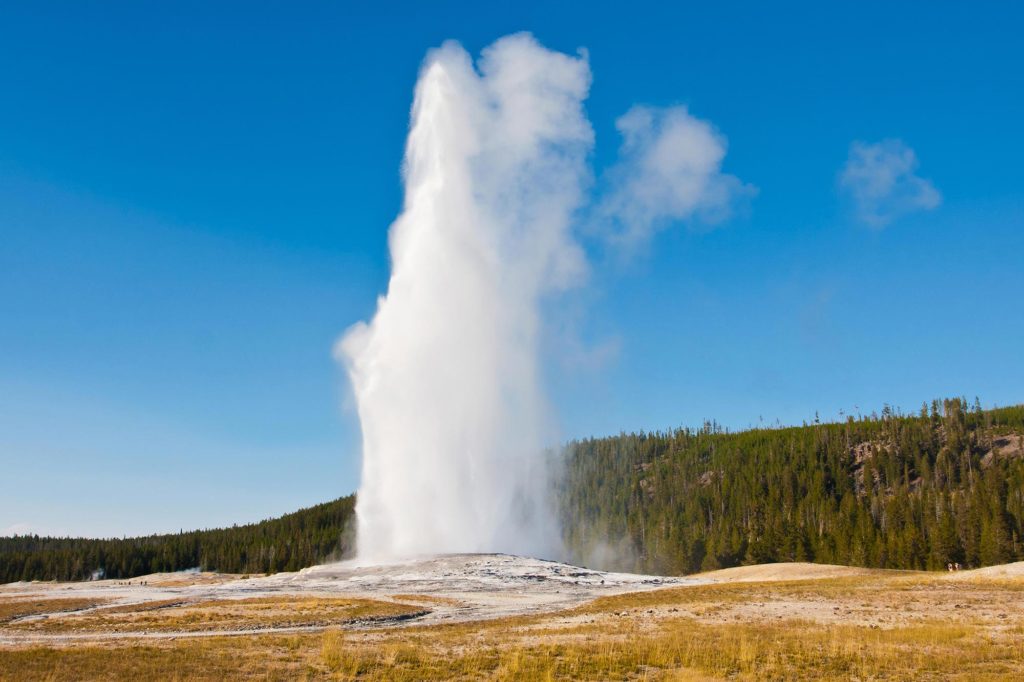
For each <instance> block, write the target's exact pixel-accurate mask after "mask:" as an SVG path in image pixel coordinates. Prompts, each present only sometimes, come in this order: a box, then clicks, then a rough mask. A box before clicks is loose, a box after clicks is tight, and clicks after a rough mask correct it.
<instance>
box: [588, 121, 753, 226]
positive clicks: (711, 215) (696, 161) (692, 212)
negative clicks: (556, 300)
mask: <svg viewBox="0 0 1024 682" xmlns="http://www.w3.org/2000/svg"><path fill="white" fill-rule="evenodd" d="M616 127H617V128H618V129H619V132H620V133H621V134H622V138H623V143H622V150H621V152H620V155H621V161H620V162H619V164H618V166H616V167H615V168H613V169H612V170H611V171H610V172H609V175H610V176H611V180H612V186H613V189H612V192H611V195H610V196H609V198H608V199H607V200H606V201H605V204H604V213H605V214H606V216H607V217H609V218H611V219H612V221H613V222H615V223H617V224H618V226H619V229H618V230H617V231H616V235H617V236H618V238H619V239H621V240H622V241H626V242H636V241H638V240H642V239H646V238H647V237H649V236H650V235H651V233H652V232H653V231H654V230H656V229H657V228H659V227H661V226H664V225H666V224H667V223H669V221H673V220H675V221H678V220H691V219H695V220H699V221H701V222H704V223H707V224H714V223H718V222H721V221H723V220H725V219H727V218H728V217H729V216H730V215H732V212H733V206H734V205H735V204H736V203H737V202H738V201H740V200H743V199H745V198H748V197H751V196H753V195H754V194H756V192H757V190H756V189H755V188H754V187H753V186H752V185H745V184H743V183H742V182H740V180H739V178H737V177H735V176H732V175H727V174H724V173H722V160H723V159H724V158H725V152H726V149H727V144H726V140H725V137H723V136H722V135H721V134H719V133H718V131H717V130H715V128H714V126H712V125H711V124H710V123H708V122H707V121H702V120H700V119H698V118H695V117H694V116H691V115H690V113H689V112H688V111H687V110H686V107H681V106H677V107H670V108H667V109H655V108H653V107H646V106H635V107H633V108H632V109H630V110H629V111H628V112H627V113H626V114H625V115H624V116H622V117H621V118H620V119H619V120H618V121H616Z"/></svg>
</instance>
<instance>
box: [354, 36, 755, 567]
mask: <svg viewBox="0 0 1024 682" xmlns="http://www.w3.org/2000/svg"><path fill="white" fill-rule="evenodd" d="M589 87H590V68H589V65H588V63H587V61H586V57H585V56H577V57H573V56H569V55H565V54H561V53H558V52H553V51H550V50H547V49H545V48H544V47H543V46H541V45H540V44H538V43H537V41H536V40H534V39H533V38H532V37H531V36H529V35H527V34H519V35H513V36H509V37H506V38H503V39H501V40H499V41H497V42H496V43H494V44H493V45H491V46H490V47H488V48H487V49H485V50H484V51H483V53H482V56H481V58H480V60H479V61H478V62H477V64H476V65H475V66H474V64H473V62H472V60H471V58H470V56H469V55H468V54H467V53H466V52H465V50H463V49H462V48H461V47H460V46H459V45H457V44H455V43H447V44H445V45H444V46H443V47H441V48H440V49H438V50H435V51H433V52H431V53H430V54H429V55H428V56H427V59H426V61H425V63H424V65H423V68H422V71H421V73H420V78H419V81H418V83H417V85H416V94H415V100H414V104H413V109H412V123H411V128H410V132H409V138H408V142H407V145H406V151H405V163H404V168H403V172H404V182H405V201H404V207H403V211H402V214H401V215H400V216H399V217H398V219H397V220H396V221H395V223H394V224H393V225H392V226H391V230H390V234H389V239H390V250H391V259H392V273H391V279H390V282H389V284H388V291H387V294H386V296H383V297H381V298H380V300H379V302H378V307H377V312H376V314H375V315H374V317H373V320H372V321H370V322H369V323H368V324H363V323H359V324H356V325H355V326H353V327H352V328H351V329H349V330H348V332H346V334H345V335H344V336H343V338H342V339H341V340H340V341H339V344H338V349H337V353H338V356H339V357H340V358H341V359H342V361H343V362H344V363H345V365H346V367H347V370H348V374H349V377H350V380H351V384H352V388H353V392H354V396H355V400H356V405H357V407H358V413H359V419H360V423H361V426H362V434H363V474H362V484H361V486H360V489H359V494H358V503H357V510H356V511H357V517H358V555H359V558H360V560H363V561H387V560H391V559H396V558H403V557H409V556H415V555H421V554H435V553H440V552H494V551H502V552H511V553H518V554H528V555H533V556H547V557H552V556H557V555H559V554H560V553H561V551H560V549H561V540H560V531H559V528H558V524H557V522H556V518H555V514H554V511H553V509H552V507H551V504H550V499H549V495H548V492H549V483H550V481H549V467H548V464H547V460H546V458H545V455H544V447H545V446H546V445H550V444H551V443H552V442H554V437H555V435H556V434H555V432H554V424H553V423H552V422H551V420H550V417H549V415H550V414H551V410H550V409H549V406H548V404H547V401H546V398H545V392H544V387H543V381H542V377H541V362H540V349H539V343H540V334H541V329H542V319H541V312H540V311H541V305H540V304H541V302H542V300H543V299H544V298H545V297H546V296H549V295H551V294H552V293H554V292H557V291H559V290H563V289H565V288H567V287H570V286H573V285H574V284H577V283H579V282H580V281H581V280H582V278H583V277H584V275H585V272H586V261H585V258H584V255H583V251H582V249H581V248H580V246H579V244H578V243H577V242H576V241H575V239H574V237H573V234H572V227H573V217H574V215H575V214H576V213H577V211H578V209H580V208H581V207H582V204H583V203H584V198H585V192H584V188H585V187H586V186H587V185H588V182H589V179H590V170H589V168H588V166H587V156H588V154H589V153H590V150H591V148H592V146H593V132H592V130H591V127H590V123H589V121H588V120H587V118H586V115H585V114H584V111H583V101H584V100H585V99H586V97H587V94H588V90H589ZM619 127H620V129H621V130H622V131H623V134H624V135H625V138H626V143H625V146H624V154H625V159H624V161H623V165H622V166H621V167H620V168H619V169H617V170H616V171H615V173H616V174H617V175H616V178H617V182H618V185H617V187H618V189H617V190H616V192H615V194H614V196H613V199H612V200H611V202H610V203H609V204H608V208H607V209H606V212H607V214H608V215H615V216H619V219H620V220H621V221H622V224H623V225H625V226H626V230H627V231H628V232H630V233H631V234H632V233H642V232H645V231H648V232H649V231H650V229H652V228H651V225H653V224H654V223H655V222H657V221H659V220H662V219H666V218H680V217H688V216H690V215H691V214H695V213H700V212H703V213H706V214H707V215H709V216H712V215H714V216H720V215H722V214H723V211H725V207H726V204H727V203H728V199H729V197H731V196H732V195H733V194H735V193H736V192H737V191H741V189H742V185H740V183H739V182H738V181H737V180H736V179H735V178H731V177H730V176H722V175H721V174H720V173H719V171H718V169H719V167H720V164H721V160H722V156H723V155H724V153H725V146H724V140H723V139H722V138H721V137H720V136H719V135H718V134H717V133H715V132H714V131H713V129H712V128H711V127H710V126H709V125H708V124H707V123H704V122H701V121H698V120H697V119H694V118H692V117H690V116H689V115H688V114H687V113H686V112H685V110H681V109H672V110H667V111H665V112H658V111H656V110H653V109H640V108H637V109H633V110H632V111H631V112H630V113H629V114H627V115H626V116H625V117H623V118H622V119H621V120H620V122H619ZM634 173H635V175H634Z"/></svg>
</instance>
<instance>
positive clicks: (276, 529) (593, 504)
mask: <svg viewBox="0 0 1024 682" xmlns="http://www.w3.org/2000/svg"><path fill="white" fill-rule="evenodd" d="M558 504H559V509H560V513H561V517H562V525H563V535H564V539H565V545H566V548H567V551H568V552H569V558H570V560H573V561H576V562H577V563H582V564H585V565H589V566H592V567H595V568H604V569H617V570H628V571H637V572H648V573H660V574H684V573H693V572H697V571H702V570H712V569H716V568H726V567H730V566H736V565H740V564H748V563H765V562H773V561H815V562H821V563H837V564H848V565H857V566H870V567H879V568H909V569H941V568H943V567H945V566H946V565H947V564H948V563H950V562H955V563H960V564H962V565H964V566H968V567H976V566H984V565H990V564H998V563H1004V562H1007V561H1014V560H1021V559H1024V539H1022V538H1024V406H1016V407H1007V408H1001V409H994V410H982V409H981V408H980V406H979V405H978V403H977V401H975V404H974V405H973V406H969V405H968V403H967V401H966V400H964V399H962V398H961V399H952V400H945V401H934V402H932V403H931V405H923V406H922V408H921V410H920V412H919V413H917V414H913V415H904V414H900V413H898V412H896V411H894V410H892V409H890V408H888V407H887V408H885V409H884V410H883V411H882V413H881V414H880V415H871V416H864V417H860V418H853V417H849V418H847V419H846V421H844V422H838V423H826V424H822V423H818V420H817V419H816V420H815V423H813V424H805V425H803V426H800V427H789V428H757V429H751V430H747V431H742V432H738V433H729V432H728V431H726V430H725V429H722V428H721V427H720V426H718V425H717V424H715V423H713V422H708V423H705V424H704V425H703V426H702V427H701V428H700V429H687V428H681V429H677V430H674V431H671V432H655V433H645V432H640V433H629V434H625V433H624V434H620V435H618V436H613V437H608V438H592V439H586V440H580V441H574V442H572V443H570V444H569V445H568V446H567V448H566V454H565V461H564V473H563V475H562V477H561V480H560V483H559V495H558ZM354 508H355V496H354V495H349V496H347V497H343V498H340V499H338V500H334V501H333V502H327V503H325V504H321V505H317V506H314V507H310V508H308V509H302V510H299V511H297V512H295V513H292V514H287V515H285V516H282V517H280V518H276V519H270V520H267V521H261V522H259V523H253V524H248V525H244V526H233V527H231V528H222V529H216V530H202V531H190V532H182V533H177V534H168V535H151V536H148V537H138V538H124V539H105V540H97V539H83V538H45V537H42V538H41V537H38V536H35V535H24V536H15V537H7V538H0V583H4V582H13V581H18V580H54V579H56V580H87V579H90V578H96V577H101V576H102V577H106V578H116V579H126V578H131V577H135V576H139V575H146V574H149V573H155V572H164V571H180V570H185V569H190V568H200V569H202V570H215V571H221V572H225V573H274V572H277V571H293V570H298V569H300V568H304V567H306V566H310V565H314V564H317V563H322V562H324V561H328V560H332V559H339V558H343V557H346V556H348V555H349V554H350V552H351V550H352V549H353V542H352V536H351V534H350V533H349V532H348V529H349V528H350V527H351V525H352V523H351V522H352V521H353V520H354V518H355V514H354ZM424 513H429V510H424Z"/></svg>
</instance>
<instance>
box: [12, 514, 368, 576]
mask: <svg viewBox="0 0 1024 682" xmlns="http://www.w3.org/2000/svg"><path fill="white" fill-rule="evenodd" d="M354 518H355V495H349V496H347V497H342V498H340V499H337V500H334V501H333V502H326V503H324V504H319V505H316V506H314V507H309V508H308V509H301V510H299V511H297V512H294V513H291V514H286V515H284V516H281V517H279V518H276V519H269V520H266V521H261V522H259V523H251V524H247V525H244V526H232V527H231V528H219V529H215V530H196V531H189V532H181V533H176V534H168V535H150V536H147V537H137V538H123V539H104V540H96V539H86V538H47V537H42V538H41V537H39V536H36V535H21V536H15V537H5V538H0V583H7V582H15V581H18V580H89V579H93V578H117V579H125V578H132V577H135V576H139V575H147V574H149V573H159V572H164V571H168V572H170V571H182V570H187V569H191V568H199V569H201V570H212V571H221V572H224V573H275V572H278V571H296V570H299V569H300V568H304V567H306V566H312V565H314V564H317V563H320V562H322V561H325V560H330V559H338V558H342V557H344V556H347V555H348V553H349V550H350V549H351V546H352V543H351V540H350V534H349V533H348V532H347V529H348V528H349V525H350V524H349V522H350V521H351V520H353V519H354Z"/></svg>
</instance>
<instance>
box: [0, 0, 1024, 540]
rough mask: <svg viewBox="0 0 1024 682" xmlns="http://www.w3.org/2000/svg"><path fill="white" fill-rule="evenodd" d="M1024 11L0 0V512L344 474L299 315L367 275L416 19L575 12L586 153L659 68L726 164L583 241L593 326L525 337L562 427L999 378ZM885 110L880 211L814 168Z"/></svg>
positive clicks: (130, 511)
mask: <svg viewBox="0 0 1024 682" xmlns="http://www.w3.org/2000/svg"><path fill="white" fill-rule="evenodd" d="M669 5H675V6H674V7H671V8H670V7H668V6H669ZM1022 26H1024V13H1022V10H1020V9H1018V8H1017V6H1016V5H1015V4H1014V3H992V4H988V3H957V4H953V3H942V2H938V3H930V4H929V5H928V6H927V7H925V6H923V5H921V4H920V3H905V4H897V3H891V2H887V3H877V4H876V3H864V2H857V3H806V4H787V3H782V4H777V3H771V4H768V3H754V2H751V3H699V4H698V3H665V2H654V3H644V2H629V3H621V2H608V3H604V2H587V3H578V4H572V5H570V4H563V3H532V2H527V1H524V0H519V1H517V2H510V3H484V4H480V3H450V2H431V3H409V6H408V7H402V6H390V7H384V6H383V3H363V2H323V3H283V2H282V3H260V2H255V3H254V2H246V3H237V4H233V3H209V2H202V3H199V2H196V3H188V2H174V3H148V2H147V3H138V2H125V3H114V2H106V3H91V2H66V3H48V2H28V3H19V4H18V5H16V4H15V3H6V4H5V5H4V7H3V8H2V9H0V472H2V473H0V532H3V531H4V530H5V529H13V530H17V531H24V530H26V529H29V530H32V531H36V532H40V533H47V532H49V533H73V534H89V535H121V534H134V533H140V532H151V531H168V530H177V529H179V528H190V527H203V526H215V525H221V524H230V523H232V522H235V521H238V522H244V521H251V520H256V519H259V518H263V517H267V516H270V515H276V514H280V513H283V512H287V511H290V510H293V509H295V508H297V507H299V506H304V505H309V504H313V503H317V502H320V501H324V500H327V499H332V498H334V497H336V496H338V495H341V494H345V493H348V492H351V491H352V490H354V489H355V487H356V486H357V483H358V466H359V463H358V440H359V438H358V425H357V423H356V422H355V420H354V417H353V415H352V414H351V413H349V412H346V411H345V410H344V407H343V402H344V395H345V389H344V382H343V377H342V374H341V371H340V370H339V368H338V367H337V366H336V364H335V363H334V361H333V360H332V358H331V346H332V343H333V342H334V340H335V339H336V338H337V336H338V335H339V334H340V333H341V332H342V331H343V330H344V329H345V328H346V327H348V325H350V324H351V323H353V322H355V321H357V320H360V319H367V318H368V317H369V316H370V315H371V313H372V311H373V307H374V303H375V297H376V295H377V294H378V293H380V292H382V291H383V290H384V288H385V286H386V282H387V274H388V267H387V265H388V263H387V251H386V239H385V236H386V230H387V227H388V225H389V223H390V222H391V220H392V219H393V218H394V217H395V215H396V213H397V211H398V210H399V208H400V201H401V186H400V182H399V164H400V160H401V154H402V148H403V144H404V137H405V131H406V126H407V123H408V110H409V105H410V102H411V96H412V86H413V84H414V82H415V78H416V74H417V70H418V68H419V64H420V61H421V60H422V58H423V56H424V53H425V52H426V50H428V49H429V48H431V47H434V46H437V45H439V44H440V43H441V42H443V41H444V40H445V39H448V38H454V39H457V40H459V41H461V42H462V43H463V45H465V47H466V48H467V49H468V50H469V51H470V52H471V53H473V54H476V53H478V52H479V50H480V49H481V48H482V47H484V46H485V45H487V44H489V43H490V42H492V41H493V40H495V39H496V38H498V37H500V36H502V35H505V34H507V33H511V32H514V31H520V30H529V31H531V32H533V33H534V34H535V35H536V36H537V38H538V39H539V40H540V41H541V42H542V43H544V44H545V45H546V46H548V47H551V48H554V49H559V50H564V51H569V52H575V50H576V49H577V48H579V47H586V48H587V49H588V50H589V54H590V62H591V68H592V70H593V74H594V82H593V87H592V91H591V97H590V99H589V100H588V112H589V115H590V118H591V120H592V122H593V124H594V128H595V132H596V149H595V155H594V163H595V168H596V170H597V171H598V172H599V171H600V169H601V168H602V167H604V166H607V165H608V164H610V163H612V161H613V160H614V158H615V154H616V150H617V146H618V144H619V139H618V137H617V133H616V131H615V127H614V121H615V119H616V117H618V116H620V115H621V114H622V113H624V112H625V111H626V110H627V109H628V108H629V107H630V106H631V105H632V104H634V103H645V104H650V105H655V106H667V105H673V104H686V105H687V106H688V107H689V109H690V111H691V112H692V113H693V114H694V115H695V116H698V117H700V118H702V119H706V120H709V121H711V122H713V123H714V124H715V125H716V126H717V127H718V129H719V130H720V131H721V132H722V134H724V135H725V136H726V137H727V138H728V141H729V152H728V156H727V157H726V160H725V165H724V169H725V171H727V172H729V173H731V174H734V175H736V176H738V177H739V178H741V179H742V180H743V181H744V182H747V183H750V184H752V185H755V186H756V187H757V188H758V194H757V196H756V197H755V198H753V199H752V200H751V201H750V202H749V205H748V207H747V210H745V211H744V212H742V213H741V215H739V216H738V217H736V218H734V219H732V220H729V221H728V222H726V223H725V224H723V225H720V226H718V227H717V228H716V229H713V230H708V229H696V230H695V229H690V228H687V227H686V226H673V227H671V228H669V229H667V230H665V231H663V232H661V233H659V234H658V235H656V236H655V237H654V239H653V240H652V241H651V242H650V243H649V244H647V246H646V247H645V248H644V249H642V250H641V251H640V252H639V253H637V254H634V255H633V256H632V257H630V258H628V259H622V258H609V257H607V255H602V253H601V252H600V251H601V250H600V249H594V250H593V253H592V254H591V255H592V258H593V274H592V277H591V280H590V282H589V284H588V286H587V288H586V289H585V290H584V291H580V292H577V293H576V294H575V295H574V296H575V298H574V304H573V309H574V310H576V311H577V313H576V315H577V317H578V319H577V321H576V322H575V323H574V325H575V326H576V327H577V328H578V331H579V333H580V334H581V336H582V338H583V341H584V342H586V343H588V344H592V345H595V346H598V347H605V348H610V349H612V351H613V352H610V353H606V354H603V355H602V354H601V353H594V354H593V355H594V356H595V357H597V359H599V360H601V361H600V362H593V363H585V366H565V365H560V366H553V367H552V377H553V379H554V381H553V383H554V384H555V385H556V388H555V390H553V397H554V401H555V402H556V403H557V404H558V405H559V407H560V412H561V417H562V424H563V433H564V435H565V437H567V438H569V437H575V436H582V435H588V434H607V433H617V432H618V431H620V430H633V429H655V428H666V427H672V426H676V425H699V424H700V422H701V421H702V420H703V419H704V418H705V417H708V418H715V419H717V420H719V421H720V422H721V423H724V424H725V425H727V426H730V427H733V428H742V427H745V426H747V425H751V424H757V423H758V421H759V419H760V418H762V417H763V418H764V420H765V421H771V422H774V421H775V420H776V419H779V420H781V421H782V422H784V423H799V422H801V421H803V420H805V419H811V418H813V415H814V413H815V411H816V410H818V411H820V412H821V414H822V415H823V416H825V417H835V416H836V415H837V414H838V411H839V410H840V409H843V410H845V411H847V412H850V411H852V410H853V409H854V406H855V405H857V406H860V408H861V409H862V410H866V411H871V410H873V409H880V408H881V406H882V404H883V403H884V402H889V403H891V404H895V405H898V406H901V407H903V408H905V409H916V407H917V406H919V405H920V403H921V401H922V400H926V399H928V400H930V399H931V398H934V397H941V396H946V395H961V394H963V395H966V396H968V397H969V398H971V399H973V397H974V396H975V395H978V396H980V397H981V399H982V401H983V403H985V404H986V405H991V404H994V403H999V404H1008V403H1015V402H1020V401H1021V400H1022V399H1024V363H1022V360H1021V349H1022V348H1024V173H1022V171H1021V160H1022V158H1024V133H1022V128H1021V122H1022V121H1024V43H1022V41H1021V40H1020V29H1021V27H1022ZM885 139H897V140H901V141H902V143H903V144H904V145H905V146H906V147H907V148H909V149H912V150H913V151H914V153H916V158H917V160H918V161H919V166H918V167H917V170H916V173H917V174H918V176H919V177H921V178H925V179H927V180H928V181H930V182H931V183H933V186H934V188H935V189H936V190H937V191H938V192H940V193H941V197H942V200H941V204H940V205H938V206H937V207H934V208H931V209H930V210H923V209H922V210H908V211H907V212H906V213H905V214H904V215H901V216H899V217H897V218H896V219H894V220H892V221H891V222H890V223H889V224H887V225H885V226H884V227H878V226H871V225H866V224H864V222H863V221H860V220H858V219H857V215H856V212H855V211H853V210H852V208H851V206H850V203H851V201H852V199H851V198H850V197H849V196H847V195H844V193H843V191H842V190H841V188H840V183H839V177H840V174H841V172H842V170H843V167H844V164H845V163H846V162H847V158H848V155H849V154H850V145H851V144H852V143H853V142H854V141H863V142H865V143H869V144H873V143H878V142H880V141H882V140H885ZM553 364H554V363H553Z"/></svg>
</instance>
